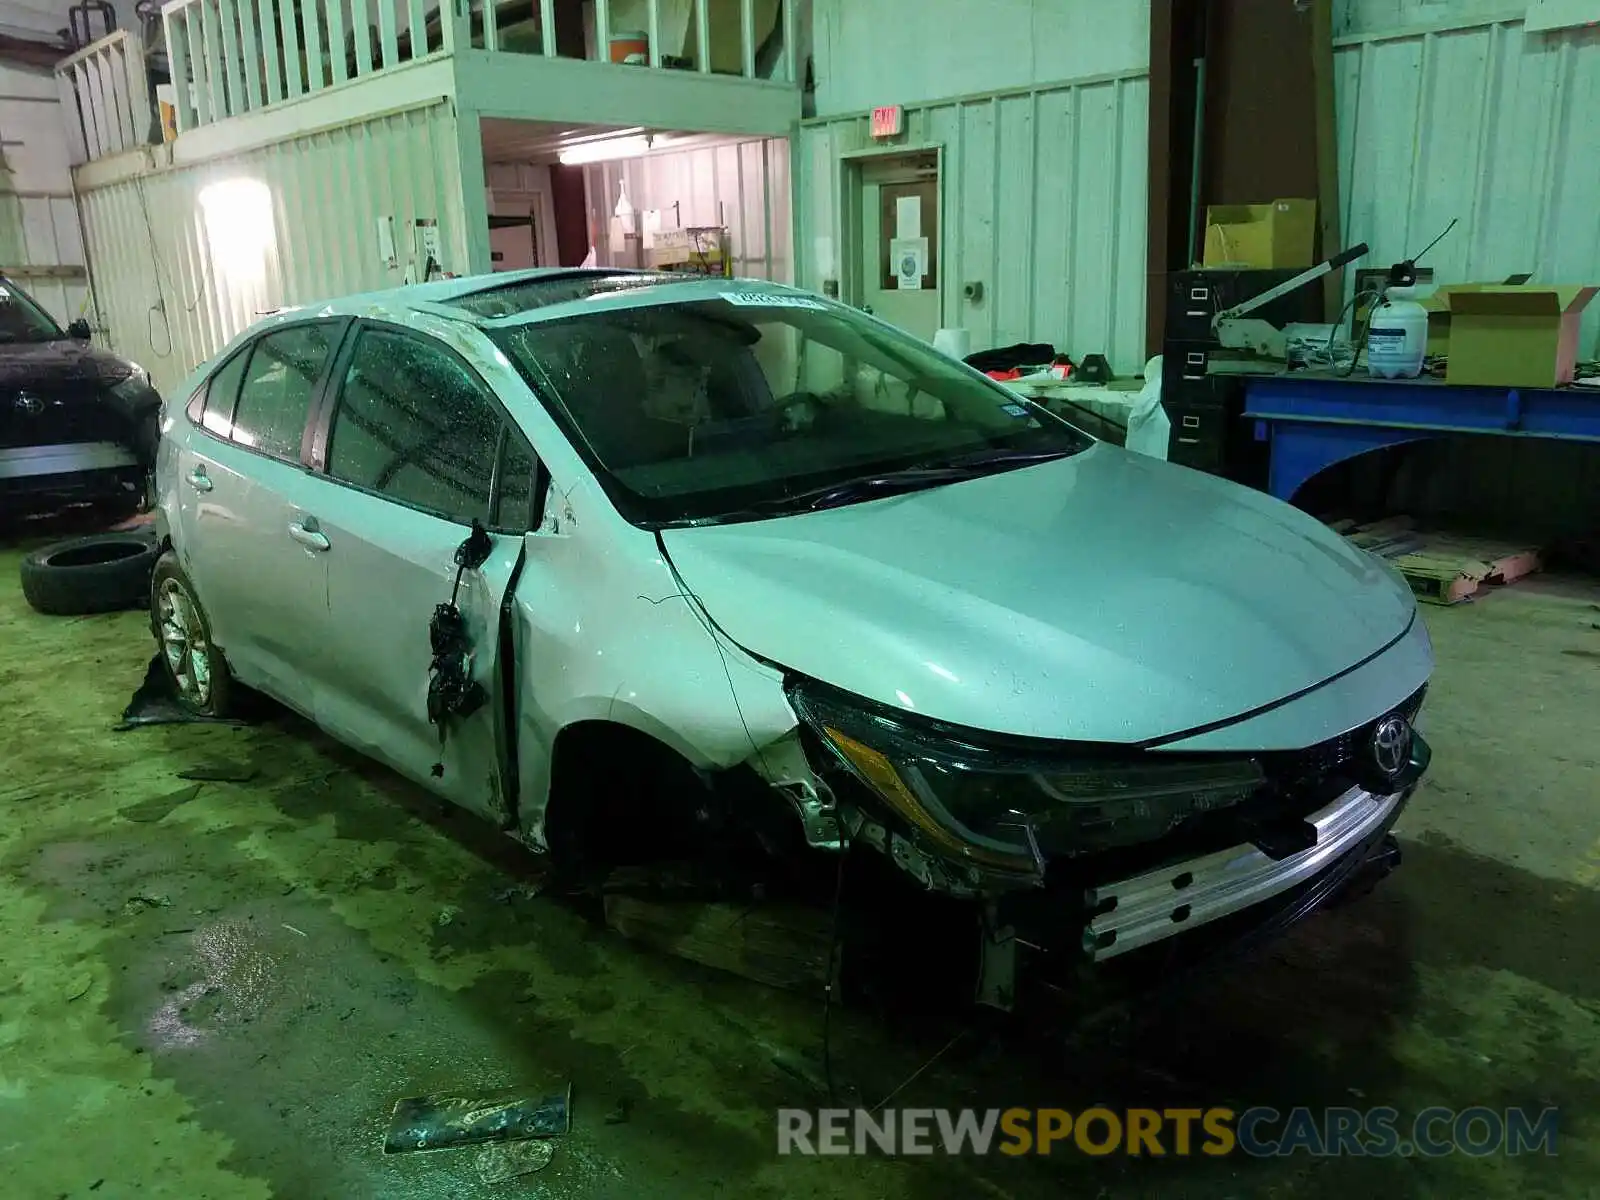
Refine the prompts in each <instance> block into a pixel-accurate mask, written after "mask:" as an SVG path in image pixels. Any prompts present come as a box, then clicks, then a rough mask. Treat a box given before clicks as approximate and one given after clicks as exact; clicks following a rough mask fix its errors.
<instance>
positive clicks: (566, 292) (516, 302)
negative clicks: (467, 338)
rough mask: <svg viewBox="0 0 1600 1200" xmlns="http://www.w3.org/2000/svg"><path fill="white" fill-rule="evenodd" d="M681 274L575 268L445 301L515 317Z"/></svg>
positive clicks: (478, 312) (476, 312)
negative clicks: (558, 273)
mask: <svg viewBox="0 0 1600 1200" xmlns="http://www.w3.org/2000/svg"><path fill="white" fill-rule="evenodd" d="M682 282H683V276H681V275H670V274H665V273H661V272H650V273H647V272H642V271H574V272H572V273H570V274H562V275H547V276H544V277H542V278H539V279H524V280H521V281H519V282H517V283H507V284H503V285H502V286H500V287H492V288H487V289H485V290H484V291H481V292H473V293H472V294H471V295H467V296H458V297H456V299H454V300H449V301H446V303H447V304H449V305H451V306H452V307H454V308H460V309H464V310H466V311H467V312H469V313H471V314H472V315H473V316H475V317H484V318H486V319H490V320H492V319H493V318H495V317H514V316H516V315H517V314H519V313H525V312H530V311H532V310H533V309H536V308H545V307H547V306H549V305H551V304H565V303H567V302H568V301H570V300H587V299H588V298H589V297H590V296H600V295H604V294H606V293H607V292H622V291H627V290H629V289H632V288H641V287H652V286H654V285H656V284H660V283H682Z"/></svg>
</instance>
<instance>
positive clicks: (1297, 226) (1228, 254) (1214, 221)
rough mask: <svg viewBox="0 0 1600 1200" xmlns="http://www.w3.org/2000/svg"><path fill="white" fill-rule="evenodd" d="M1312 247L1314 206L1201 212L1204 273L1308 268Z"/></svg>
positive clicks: (1284, 203)
mask: <svg viewBox="0 0 1600 1200" xmlns="http://www.w3.org/2000/svg"><path fill="white" fill-rule="evenodd" d="M1316 244H1317V202H1316V201H1315V200H1274V201H1272V203H1270V204H1213V205H1211V206H1210V207H1209V208H1207V209H1206V250H1205V260H1204V262H1205V265H1206V266H1208V267H1224V266H1245V267H1309V266H1310V265H1311V264H1312V261H1313V258H1312V255H1313V254H1315V252H1316Z"/></svg>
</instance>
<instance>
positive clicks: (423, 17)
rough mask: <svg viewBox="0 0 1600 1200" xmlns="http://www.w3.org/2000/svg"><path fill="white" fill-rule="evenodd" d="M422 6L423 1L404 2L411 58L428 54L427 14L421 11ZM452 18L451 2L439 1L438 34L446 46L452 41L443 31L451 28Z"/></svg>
mask: <svg viewBox="0 0 1600 1200" xmlns="http://www.w3.org/2000/svg"><path fill="white" fill-rule="evenodd" d="M422 4H423V0H406V14H407V16H408V17H409V19H410V27H411V57H412V58H421V57H423V56H424V55H425V54H427V53H428V14H427V13H426V12H425V11H423V7H422ZM454 18H455V4H454V3H453V0H439V33H440V36H441V38H442V39H443V40H444V41H445V42H446V44H447V45H448V43H449V42H450V41H451V40H453V39H452V38H451V35H450V34H449V33H446V32H445V30H447V29H448V28H449V27H450V26H451V24H452V23H453V21H454Z"/></svg>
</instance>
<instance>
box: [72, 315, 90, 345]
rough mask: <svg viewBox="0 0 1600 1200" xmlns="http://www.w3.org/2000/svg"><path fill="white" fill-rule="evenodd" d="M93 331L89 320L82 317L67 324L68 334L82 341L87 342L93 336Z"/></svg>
mask: <svg viewBox="0 0 1600 1200" xmlns="http://www.w3.org/2000/svg"><path fill="white" fill-rule="evenodd" d="M93 332H94V331H93V330H91V329H90V328H89V322H88V321H86V320H84V319H83V318H82V317H79V318H78V319H77V320H76V321H73V322H72V323H71V324H69V325H68V326H67V336H68V337H69V338H73V339H75V340H77V341H80V342H87V341H88V340H89V338H90V337H91V336H93Z"/></svg>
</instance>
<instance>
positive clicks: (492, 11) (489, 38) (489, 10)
mask: <svg viewBox="0 0 1600 1200" xmlns="http://www.w3.org/2000/svg"><path fill="white" fill-rule="evenodd" d="M480 2H481V3H482V4H483V48H484V49H485V50H498V49H500V10H499V9H498V8H497V7H496V6H495V2H494V0H480ZM468 28H471V19H470V17H469V18H468Z"/></svg>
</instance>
